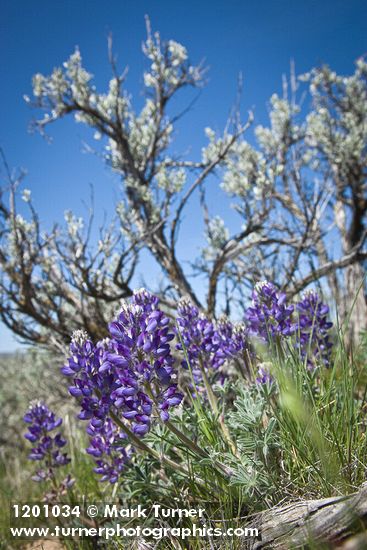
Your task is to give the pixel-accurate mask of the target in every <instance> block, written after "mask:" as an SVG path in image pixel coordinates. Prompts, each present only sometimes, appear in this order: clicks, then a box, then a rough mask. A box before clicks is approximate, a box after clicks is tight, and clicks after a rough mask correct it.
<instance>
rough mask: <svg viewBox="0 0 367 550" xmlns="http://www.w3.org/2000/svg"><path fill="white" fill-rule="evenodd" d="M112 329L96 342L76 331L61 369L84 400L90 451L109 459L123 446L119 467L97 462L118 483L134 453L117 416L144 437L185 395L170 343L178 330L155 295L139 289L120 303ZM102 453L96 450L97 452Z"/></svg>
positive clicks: (73, 392) (75, 394)
mask: <svg viewBox="0 0 367 550" xmlns="http://www.w3.org/2000/svg"><path fill="white" fill-rule="evenodd" d="M109 332H110V336H111V338H109V339H105V340H102V341H101V342H98V343H97V344H96V345H94V344H93V343H92V342H91V341H90V340H89V339H88V336H87V335H86V334H85V333H83V332H81V331H77V332H76V333H74V335H73V339H72V343H71V346H70V351H71V357H70V358H69V360H68V363H67V364H66V365H65V366H64V367H63V369H62V372H63V373H64V374H65V375H67V376H70V377H72V378H73V385H72V386H71V387H70V388H69V391H70V393H71V394H72V395H73V396H75V397H76V398H78V400H79V402H80V405H81V412H80V414H79V418H81V419H85V420H89V427H88V430H89V435H91V437H92V441H91V447H90V448H89V449H90V450H91V449H99V451H101V452H102V454H103V455H105V456H107V457H108V458H109V459H111V456H112V454H111V453H110V452H109V451H110V449H111V446H112V445H113V446H114V447H115V448H120V451H119V452H120V456H121V459H122V461H121V462H119V464H118V465H117V466H116V463H115V462H113V464H112V463H111V461H110V460H109V462H108V464H107V463H106V464H105V465H104V466H103V465H102V463H101V460H102V459H100V460H99V464H97V470H98V473H101V474H102V475H103V477H102V479H106V476H107V477H108V479H109V480H110V481H111V482H114V481H116V479H117V475H116V472H117V473H119V472H120V471H121V470H122V467H123V464H124V463H125V462H126V461H127V460H128V458H129V456H130V454H129V453H128V452H122V451H121V448H122V447H124V446H125V445H126V441H124V440H123V439H122V438H121V434H120V433H119V431H118V430H117V428H116V426H113V424H114V422H113V423H112V424H111V418H112V421H113V416H115V417H117V418H118V419H119V421H120V422H122V423H123V424H124V425H125V426H127V427H128V428H129V429H130V430H131V431H132V432H133V433H134V434H135V435H136V436H138V437H143V436H144V435H146V434H147V433H148V431H149V430H150V428H151V424H152V420H153V419H154V415H155V414H156V412H157V413H159V414H160V416H161V419H162V420H163V421H167V420H168V419H169V409H170V408H171V407H175V406H177V405H179V404H180V403H181V401H182V398H183V396H182V394H180V393H179V391H178V389H177V384H176V383H175V379H176V377H177V375H176V373H175V371H174V359H173V356H172V353H171V344H170V342H171V341H172V340H173V338H174V333H173V332H172V330H171V326H170V319H169V317H167V315H166V314H165V313H164V312H163V311H162V310H161V309H159V307H158V298H157V297H155V296H153V295H151V294H149V293H148V292H147V291H146V290H144V289H142V290H139V291H136V292H135V293H134V295H133V297H132V299H131V301H130V303H124V304H123V305H122V307H121V310H120V312H119V314H118V316H117V319H116V320H115V321H113V322H112V323H111V324H110V325H109ZM111 439H113V443H112V442H111ZM99 451H94V456H96V452H97V453H98V452H99ZM92 454H93V453H92ZM113 455H114V456H115V455H116V452H115V451H114V453H113ZM108 468H109V469H108ZM107 471H108V472H109V473H107Z"/></svg>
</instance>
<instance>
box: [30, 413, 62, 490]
mask: <svg viewBox="0 0 367 550" xmlns="http://www.w3.org/2000/svg"><path fill="white" fill-rule="evenodd" d="M23 420H24V422H26V423H27V424H28V431H27V432H26V433H25V435H24V437H25V438H26V439H28V441H30V442H31V443H32V444H33V445H34V447H33V448H32V449H31V452H30V453H29V455H28V458H29V459H30V460H35V461H39V462H42V469H40V470H38V471H37V473H36V474H35V475H34V476H33V477H32V479H33V480H34V481H47V480H50V479H53V478H54V469H55V468H59V467H60V466H65V465H66V464H68V463H69V462H70V458H69V457H68V456H67V453H63V452H61V450H60V449H62V448H63V447H64V446H65V445H66V440H65V439H64V438H63V437H62V435H61V433H60V432H57V433H56V434H52V432H54V431H55V430H56V429H57V428H59V427H60V426H61V424H62V419H61V418H57V417H56V416H55V414H54V413H53V412H52V411H51V410H50V409H49V408H48V407H47V405H45V404H44V403H42V402H37V403H32V404H31V405H30V407H29V409H28V411H27V413H26V414H25V415H24V417H23Z"/></svg>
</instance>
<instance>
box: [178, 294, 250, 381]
mask: <svg viewBox="0 0 367 550" xmlns="http://www.w3.org/2000/svg"><path fill="white" fill-rule="evenodd" d="M177 311H178V317H177V323H178V329H177V332H179V342H178V343H177V344H176V348H177V349H179V350H182V349H183V347H184V348H185V351H186V353H187V357H188V360H189V365H187V361H186V359H184V360H183V361H182V365H183V367H185V368H188V366H190V368H191V371H192V374H193V379H194V382H195V384H196V389H197V390H199V391H200V390H201V388H200V383H201V381H202V369H205V371H206V372H207V373H208V374H209V375H210V376H211V377H213V375H216V374H217V373H218V372H219V380H221V381H223V379H224V373H223V372H221V371H220V369H221V367H222V366H223V365H224V364H225V362H226V361H227V360H229V359H234V358H239V357H240V356H241V355H243V351H244V350H245V349H247V335H246V334H245V331H244V330H242V329H241V330H239V327H236V325H233V323H231V322H230V321H229V319H228V318H227V317H225V318H224V317H222V318H221V319H220V320H219V321H218V323H214V322H212V321H210V320H209V319H207V318H206V317H205V316H204V315H202V314H200V313H199V310H198V308H197V307H196V306H194V305H193V304H192V303H191V302H190V300H189V299H187V298H183V299H181V300H180V301H179V303H178V307H177ZM181 340H182V343H181ZM182 344H183V345H182Z"/></svg>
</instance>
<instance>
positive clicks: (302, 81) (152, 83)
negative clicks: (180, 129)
mask: <svg viewBox="0 0 367 550" xmlns="http://www.w3.org/2000/svg"><path fill="white" fill-rule="evenodd" d="M147 29H148V35H147V39H146V41H145V42H144V44H143V54H144V56H145V60H146V69H145V72H144V78H143V82H144V85H143V90H142V91H143V97H144V104H143V106H142V107H141V108H139V109H137V107H136V106H135V104H134V98H132V97H131V95H130V94H129V92H128V84H127V83H128V78H127V76H128V75H127V72H126V71H124V72H122V73H120V72H119V70H118V68H117V64H116V59H115V58H114V56H113V54H112V45H111V43H110V44H109V60H110V64H111V71H112V76H111V79H110V81H109V83H108V86H107V91H106V92H101V91H99V90H98V89H97V88H96V86H95V84H94V83H93V75H92V74H91V73H90V72H89V71H88V70H87V69H85V68H84V66H83V63H82V57H81V53H80V51H79V50H78V49H77V50H76V51H75V52H74V53H73V54H72V55H71V56H70V58H69V59H68V60H67V61H66V62H65V63H64V64H63V65H62V66H59V67H57V68H55V69H54V71H53V72H52V74H51V75H49V76H45V75H41V74H37V75H35V76H34V78H33V99H30V98H29V97H28V96H26V101H27V102H29V103H30V104H32V105H33V106H34V107H35V108H36V109H37V114H39V117H38V119H37V120H36V121H35V123H34V125H35V127H36V128H38V129H39V130H41V131H42V132H44V130H45V129H46V128H47V127H48V126H50V125H51V123H54V122H57V120H59V119H60V118H63V117H68V116H72V117H74V119H75V120H76V122H78V123H81V124H84V125H86V126H87V127H88V128H90V129H91V131H92V135H93V137H94V138H95V144H96V145H95V148H96V150H97V152H98V153H99V154H100V155H101V156H102V158H103V160H104V161H105V162H106V163H107V165H109V166H110V167H111V169H112V170H113V171H114V172H115V173H117V174H118V175H119V176H120V180H121V186H120V197H119V199H118V201H117V204H116V206H115V210H116V215H115V219H114V220H112V221H111V224H110V225H108V226H107V227H105V228H104V229H102V230H101V234H100V239H99V242H98V243H97V244H94V243H93V239H91V220H84V219H83V218H79V217H77V216H75V215H74V214H73V213H71V212H67V213H66V216H65V218H66V226H65V227H61V228H60V227H58V226H55V227H54V229H53V230H52V231H49V232H45V231H43V230H42V227H41V224H40V221H39V218H38V215H37V212H36V210H35V207H34V206H33V203H32V199H31V192H30V191H29V190H25V191H24V192H23V195H22V198H23V200H24V201H25V202H26V203H27V204H28V206H29V215H28V216H26V215H21V214H20V213H19V212H18V208H17V188H18V184H19V179H21V175H19V176H16V175H15V176H14V175H12V174H11V173H10V171H8V173H7V176H6V178H7V180H8V183H10V200H9V201H8V193H7V192H6V190H5V188H4V189H3V191H2V193H1V196H0V200H1V202H0V217H1V220H0V223H1V233H0V239H1V241H0V263H1V279H0V291H1V306H0V314H1V318H2V320H3V322H5V324H6V325H7V326H8V327H10V329H11V330H13V331H14V332H15V333H16V334H18V335H19V336H20V337H21V338H22V339H24V340H26V341H30V342H37V343H40V344H43V345H46V346H47V347H52V348H53V349H60V346H61V347H62V346H63V344H64V343H65V342H66V341H68V339H69V335H70V332H71V331H72V330H73V329H76V328H81V327H83V328H85V329H86V330H87V331H88V333H89V334H91V335H92V336H93V337H96V338H99V337H101V336H104V334H103V328H102V327H104V326H106V321H107V320H108V319H109V318H110V317H111V312H112V311H113V310H114V309H115V307H116V305H117V304H118V303H119V301H120V300H121V299H122V298H124V297H127V296H129V295H130V294H131V291H132V289H131V280H132V277H133V275H134V273H136V267H137V262H138V259H139V257H140V253H141V251H142V250H143V249H146V250H148V251H149V252H150V253H151V255H152V257H153V258H154V259H155V261H156V262H157V264H158V266H160V268H161V270H162V273H163V275H164V278H163V282H162V283H161V285H160V287H159V288H152V289H151V290H153V291H154V292H156V293H159V294H160V296H161V297H162V299H164V301H165V303H166V304H167V306H168V307H172V306H173V304H174V301H175V299H176V298H177V295H189V296H190V298H191V300H192V301H193V302H194V303H195V304H197V305H199V306H200V307H201V308H202V309H203V310H207V312H208V313H209V314H210V315H212V316H215V315H218V314H219V313H220V311H221V310H225V311H226V312H227V313H229V312H230V311H231V309H236V308H238V306H240V307H241V306H243V304H244V302H246V299H247V297H248V290H249V288H250V287H251V286H252V284H253V283H254V282H256V281H257V280H259V279H263V278H267V279H268V280H271V281H274V282H275V283H276V284H277V285H278V286H279V287H280V288H282V289H285V290H286V292H287V293H288V294H289V295H295V294H297V293H299V292H300V291H302V290H303V289H304V288H306V287H307V286H308V285H309V284H311V283H314V282H316V283H317V284H319V285H320V286H321V287H322V288H324V289H325V288H326V287H327V288H328V291H327V293H328V294H329V298H331V299H333V300H334V301H336V302H337V303H338V304H339V308H341V309H342V310H343V311H345V312H346V311H349V310H350V306H351V304H352V303H353V302H354V308H353V312H352V315H351V317H350V320H349V325H348V326H349V334H350V337H351V338H353V339H355V340H356V339H357V337H358V335H359V334H360V332H361V330H363V329H365V328H366V319H367V308H366V300H365V296H364V281H363V278H364V265H365V264H364V263H365V260H366V246H365V242H366V226H365V220H366V211H367V196H366V132H367V130H366V128H367V123H366V120H367V101H366V98H367V87H366V75H367V64H366V62H365V60H364V59H363V58H360V59H358V60H357V61H356V65H355V72H354V73H353V74H351V75H349V76H344V75H337V74H336V73H335V72H333V70H332V69H330V68H329V67H327V66H322V67H320V68H315V69H312V70H311V71H310V72H309V73H308V74H306V75H303V76H302V78H299V79H297V78H296V76H295V75H294V74H292V75H291V78H290V80H289V82H284V86H283V94H282V95H278V94H274V95H273V96H272V97H271V99H270V105H269V123H268V124H267V125H256V126H255V128H254V138H255V141H254V140H253V139H252V138H251V139H248V138H247V136H248V134H249V132H250V126H251V125H252V121H253V119H254V116H253V114H251V115H250V117H249V119H248V120H247V121H245V122H243V121H242V119H241V116H240V113H239V110H238V109H237V108H236V109H234V111H233V114H232V115H231V117H230V118H229V120H228V123H227V125H226V127H225V129H224V131H223V133H222V134H218V133H217V132H215V131H214V130H212V129H211V128H209V127H208V128H206V129H205V134H206V137H207V145H206V146H205V147H204V148H203V149H202V150H201V151H197V152H194V153H193V154H192V155H190V156H189V155H188V154H186V153H182V154H178V153H176V152H174V151H175V150H174V149H173V143H174V136H175V132H176V129H177V123H178V120H179V118H180V116H181V115H182V114H183V113H175V112H174V108H173V106H172V105H171V103H172V100H173V98H175V97H176V95H178V94H180V93H181V92H182V91H183V90H185V89H189V88H198V87H201V86H202V85H203V84H204V81H205V69H204V68H203V66H202V65H201V64H198V65H196V64H192V63H191V62H190V61H189V57H188V52H187V50H186V48H185V47H184V46H182V45H181V44H178V43H177V42H175V41H173V40H169V41H168V42H163V41H162V40H161V38H160V35H159V33H153V32H152V31H151V29H150V25H149V23H148V26H147ZM173 105H174V103H173ZM209 183H210V185H219V186H220V188H221V190H222V192H223V198H224V199H228V201H229V203H230V204H231V206H232V207H233V208H234V215H235V216H236V219H237V222H238V226H237V230H236V231H235V232H233V233H232V232H231V231H230V230H229V228H228V227H227V225H226V220H225V219H222V218H221V217H219V216H218V214H217V212H215V211H213V212H212V211H211V210H212V209H209V207H208V205H207V201H206V196H205V190H206V188H207V187H208V189H207V190H206V192H207V193H210V189H209V186H208V184H209ZM195 195H197V196H198V198H199V197H200V201H201V205H202V208H203V222H204V226H205V238H206V241H207V244H206V246H204V247H203V249H202V251H201V254H200V255H199V257H197V258H196V259H195V260H194V261H193V262H192V265H191V266H190V269H187V268H186V265H185V264H184V263H183V262H182V261H181V260H180V242H181V239H184V238H185V235H184V234H183V233H182V232H181V233H182V234H180V227H181V225H182V220H183V218H184V216H185V213H186V210H187V206H188V204H189V203H190V201H192V200H195ZM92 217H93V216H92ZM335 242H337V243H339V244H338V246H333V245H332V243H335ZM198 274H200V275H201V276H204V277H205V281H206V283H205V284H206V293H205V294H206V295H205V299H204V300H203V299H200V297H199V295H198V293H197V292H196V289H195V287H194V285H193V279H192V275H198ZM152 286H153V285H152Z"/></svg>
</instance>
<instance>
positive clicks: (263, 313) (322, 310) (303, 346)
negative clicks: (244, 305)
mask: <svg viewBox="0 0 367 550" xmlns="http://www.w3.org/2000/svg"><path fill="white" fill-rule="evenodd" d="M328 314H329V308H328V306H327V305H325V304H324V303H323V302H322V301H321V299H320V297H319V295H318V294H317V293H316V292H315V291H308V292H306V293H305V294H304V296H303V298H302V300H301V301H300V302H299V303H298V304H297V305H296V310H295V309H294V306H292V305H288V304H287V302H286V296H285V294H284V293H281V292H279V291H278V290H277V288H276V287H275V286H274V285H273V284H272V283H269V282H267V281H264V282H261V283H257V284H256V285H255V289H254V291H253V294H252V305H251V307H249V308H248V309H247V311H246V314H245V319H246V321H247V324H248V329H249V331H250V333H252V334H253V335H256V336H258V337H260V338H262V339H264V340H265V341H267V342H270V341H274V340H275V339H277V338H282V339H283V338H287V337H294V339H295V341H296V345H297V346H298V348H299V349H300V352H301V356H302V357H303V358H305V357H306V358H307V364H308V365H309V367H310V368H312V367H314V366H315V365H316V364H322V365H324V366H328V365H329V361H330V353H331V348H332V342H331V341H330V329H331V327H332V326H333V324H332V323H331V322H330V321H329V318H328ZM266 378H267V377H266V375H265V376H264V374H263V373H260V374H259V377H258V381H262V380H263V379H266Z"/></svg>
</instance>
